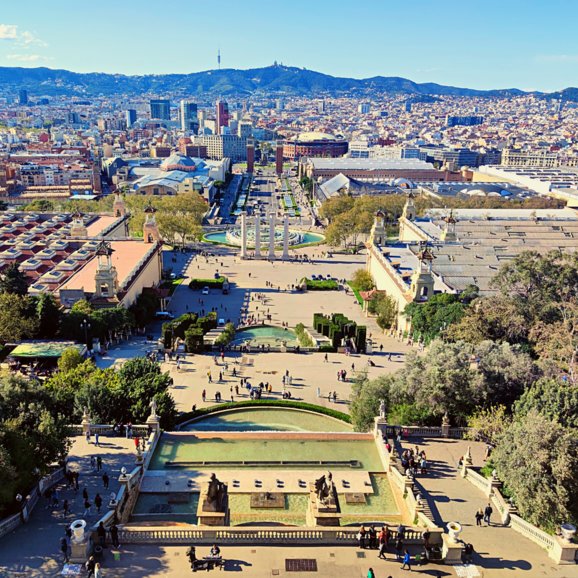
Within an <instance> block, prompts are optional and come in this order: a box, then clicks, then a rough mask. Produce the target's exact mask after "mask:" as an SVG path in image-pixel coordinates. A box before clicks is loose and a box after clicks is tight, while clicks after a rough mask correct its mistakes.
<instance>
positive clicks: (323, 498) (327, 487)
mask: <svg viewBox="0 0 578 578" xmlns="http://www.w3.org/2000/svg"><path fill="white" fill-rule="evenodd" d="M315 494H316V495H317V499H318V500H319V501H320V502H322V503H327V502H331V501H333V498H334V494H335V484H334V483H333V475H332V474H331V472H327V474H325V475H324V476H321V477H320V478H319V479H318V480H315Z"/></svg>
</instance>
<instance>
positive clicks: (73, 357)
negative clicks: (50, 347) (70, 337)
mask: <svg viewBox="0 0 578 578" xmlns="http://www.w3.org/2000/svg"><path fill="white" fill-rule="evenodd" d="M81 363H84V358H83V357H82V355H81V354H80V352H79V351H78V349H77V348H76V347H67V348H66V349H65V350H64V351H63V352H62V355H61V356H60V359H59V360H58V369H59V370H60V371H64V372H67V371H70V370H71V369H74V368H75V367H78V366H79V365H80V364H81Z"/></svg>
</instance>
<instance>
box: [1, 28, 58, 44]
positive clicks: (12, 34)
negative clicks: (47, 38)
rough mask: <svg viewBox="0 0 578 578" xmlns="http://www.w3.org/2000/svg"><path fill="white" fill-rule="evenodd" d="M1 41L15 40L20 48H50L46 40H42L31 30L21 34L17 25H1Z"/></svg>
mask: <svg viewBox="0 0 578 578" xmlns="http://www.w3.org/2000/svg"><path fill="white" fill-rule="evenodd" d="M0 40H13V41H14V42H16V43H17V44H18V45H19V46H22V47H23V48H28V47H29V46H43V47H44V46H48V44H46V42H44V40H41V39H40V38H38V37H37V36H36V34H34V33H33V32H30V31H29V30H23V31H22V32H20V30H18V26H17V25H16V24H0Z"/></svg>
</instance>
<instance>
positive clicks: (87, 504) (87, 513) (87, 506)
mask: <svg viewBox="0 0 578 578" xmlns="http://www.w3.org/2000/svg"><path fill="white" fill-rule="evenodd" d="M90 506H91V504H90V502H89V501H88V500H84V517H85V518H88V516H90Z"/></svg>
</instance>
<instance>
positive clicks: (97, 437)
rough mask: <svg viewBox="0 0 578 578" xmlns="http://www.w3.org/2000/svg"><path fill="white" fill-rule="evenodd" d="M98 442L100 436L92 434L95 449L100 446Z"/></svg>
mask: <svg viewBox="0 0 578 578" xmlns="http://www.w3.org/2000/svg"><path fill="white" fill-rule="evenodd" d="M99 440H100V434H99V433H98V432H97V433H95V434H94V445H95V446H97V447H98V446H99V445H100V444H99Z"/></svg>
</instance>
